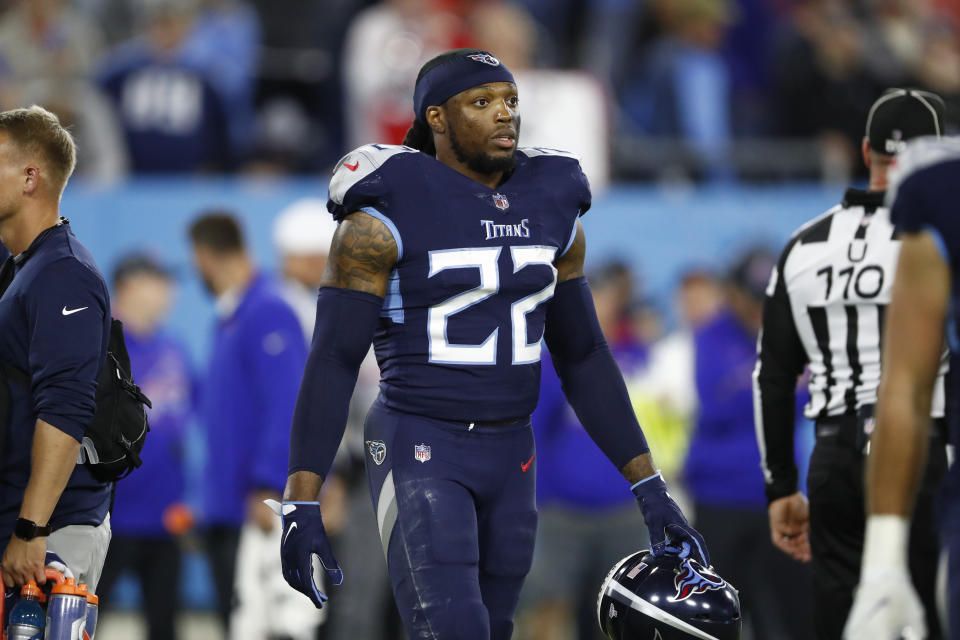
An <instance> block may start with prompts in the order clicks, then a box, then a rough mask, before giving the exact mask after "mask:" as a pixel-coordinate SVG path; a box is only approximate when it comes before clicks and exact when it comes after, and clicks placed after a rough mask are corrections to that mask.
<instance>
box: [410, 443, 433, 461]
mask: <svg viewBox="0 0 960 640" xmlns="http://www.w3.org/2000/svg"><path fill="white" fill-rule="evenodd" d="M413 457H414V458H416V459H417V460H418V461H420V462H426V461H427V460H429V459H430V445H428V444H418V445H414V447H413Z"/></svg>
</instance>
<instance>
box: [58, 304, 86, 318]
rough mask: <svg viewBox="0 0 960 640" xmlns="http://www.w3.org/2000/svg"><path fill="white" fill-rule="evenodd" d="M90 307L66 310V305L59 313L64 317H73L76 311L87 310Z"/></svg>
mask: <svg viewBox="0 0 960 640" xmlns="http://www.w3.org/2000/svg"><path fill="white" fill-rule="evenodd" d="M89 308H90V307H79V308H77V309H67V305H63V310H62V311H61V312H60V313H62V314H63V315H65V316H69V315H73V314H74V313H77V312H78V311H83V310H84V309H89Z"/></svg>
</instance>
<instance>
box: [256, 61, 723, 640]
mask: <svg viewBox="0 0 960 640" xmlns="http://www.w3.org/2000/svg"><path fill="white" fill-rule="evenodd" d="M414 112H415V117H416V119H415V122H414V124H413V126H412V127H411V129H410V131H409V132H408V133H407V138H406V140H405V143H406V146H387V145H379V144H371V145H366V146H363V147H360V148H359V149H356V150H355V151H353V152H351V153H349V154H347V155H346V156H345V157H344V158H343V159H341V161H340V162H339V164H338V166H337V167H336V171H335V173H334V176H333V179H332V180H331V183H330V200H329V203H328V209H329V210H330V211H331V213H332V214H333V215H334V217H335V218H336V219H337V220H338V221H339V223H340V225H339V228H338V230H337V232H336V235H335V236H334V240H333V245H332V247H331V252H330V257H329V261H328V263H327V268H326V273H325V275H324V281H323V286H322V287H321V289H320V293H319V298H318V302H317V320H316V329H315V331H314V336H313V345H312V347H311V353H310V357H309V360H308V363H307V366H306V369H305V372H304V377H303V381H302V384H301V388H300V395H299V398H298V401H297V408H296V412H295V415H294V420H293V426H292V431H291V442H290V451H291V454H290V467H289V474H290V475H289V477H288V480H287V487H286V492H285V494H284V502H283V504H282V505H281V504H276V503H275V504H274V507H275V509H276V510H277V511H278V513H280V514H281V515H282V518H283V527H284V534H283V542H282V549H281V557H282V563H283V572H284V575H285V577H286V578H287V581H288V582H289V583H290V584H291V585H292V586H293V587H294V588H296V589H298V590H300V591H302V592H303V593H305V594H306V595H308V596H309V597H310V598H311V599H313V601H314V603H315V604H316V606H318V607H319V606H322V604H323V601H324V600H325V599H326V598H325V596H324V595H323V594H322V593H321V592H320V591H319V590H318V589H317V587H316V585H315V583H314V580H313V578H312V574H313V567H312V565H311V558H312V557H313V556H314V555H317V556H319V559H320V560H321V562H322V565H323V568H324V569H325V570H326V572H327V574H328V575H329V576H330V578H331V580H332V582H333V583H334V584H338V583H339V582H340V581H341V580H342V579H343V572H342V571H341V570H340V567H339V566H338V564H337V562H336V560H335V559H334V556H333V553H332V552H331V549H330V545H329V542H328V541H327V538H326V534H325V533H324V529H323V523H322V518H321V514H320V510H319V506H318V504H317V502H316V499H317V494H318V492H319V491H320V488H321V486H322V484H323V478H324V476H325V474H326V473H327V472H328V470H329V468H330V464H331V461H332V459H333V456H334V453H335V452H336V450H337V448H338V446H339V444H340V440H341V438H342V435H343V430H344V422H345V420H346V416H347V405H348V402H349V400H350V395H351V392H352V390H353V386H354V384H355V381H356V377H357V370H358V367H359V366H360V362H361V360H362V359H363V357H364V355H365V354H366V352H367V349H368V348H369V345H370V342H371V340H372V341H373V342H374V346H375V350H376V355H377V359H378V362H379V365H380V369H381V373H382V382H381V391H380V396H379V399H378V400H377V401H376V403H375V404H374V406H373V408H372V409H371V410H370V413H369V416H368V418H367V423H366V430H365V438H366V441H367V452H368V457H367V476H368V479H369V482H370V490H371V495H372V498H373V505H374V509H375V510H376V513H377V522H378V525H379V528H380V536H381V541H382V544H383V552H384V554H385V556H386V560H387V565H388V568H389V572H390V577H391V582H392V586H393V591H394V595H395V597H396V601H397V604H398V606H399V610H400V615H401V617H402V618H403V621H404V624H405V626H406V628H407V631H408V633H409V635H410V636H411V637H415V638H441V639H448V638H449V639H452V638H460V639H471V640H472V639H478V640H487V639H490V638H493V639H498V640H507V639H508V638H510V636H511V632H512V629H513V615H514V610H515V608H516V604H517V599H518V596H519V593H520V587H521V585H522V583H523V578H524V576H525V575H526V573H527V571H528V570H529V568H530V564H531V559H532V555H533V541H534V534H535V530H536V508H535V500H534V478H535V476H536V473H535V469H534V467H533V465H534V464H535V457H536V456H535V452H534V444H533V434H532V431H531V428H530V414H531V412H532V411H533V409H534V407H535V406H536V403H537V395H538V389H539V379H540V348H541V339H542V338H545V339H546V341H547V344H548V345H549V347H550V351H551V353H552V354H553V356H554V363H555V366H556V369H557V372H558V374H559V376H560V379H561V380H562V382H563V387H564V391H565V393H566V395H567V397H568V399H569V401H570V404H571V405H572V406H573V407H574V409H575V410H576V412H577V414H578V416H579V418H580V420H581V422H582V423H583V424H584V426H585V427H586V429H587V431H588V432H589V433H590V435H591V436H592V437H593V439H594V440H595V441H596V443H597V444H598V446H599V447H600V448H601V449H602V450H603V451H604V452H605V454H606V455H607V457H609V459H610V461H611V462H612V463H613V464H614V465H616V467H617V468H618V469H620V471H621V472H622V474H623V476H624V477H625V478H626V479H627V481H628V482H630V483H631V484H632V485H633V491H634V494H635V495H636V496H637V500H638V502H639V504H640V507H641V509H642V511H643V514H644V517H645V521H646V524H647V526H648V528H649V530H650V531H649V532H650V539H651V542H652V546H653V550H654V553H655V554H658V555H662V554H664V553H675V554H680V555H684V556H689V557H693V558H696V559H697V560H698V561H699V562H701V563H702V564H703V565H705V566H709V564H710V562H709V556H708V553H707V549H706V546H705V544H704V542H703V539H702V538H701V536H700V535H699V534H698V533H697V532H696V531H695V530H694V529H693V528H692V527H690V526H689V525H688V524H687V521H686V519H685V518H684V516H683V514H682V513H681V511H680V509H679V508H678V507H677V505H676V503H675V502H674V501H673V499H672V498H671V497H670V496H669V494H668V493H667V490H666V485H665V484H664V481H663V479H662V478H661V477H660V474H659V473H658V472H657V470H656V467H655V466H654V463H653V460H652V458H651V456H650V452H649V449H648V447H647V444H646V441H645V439H644V437H643V433H642V431H641V429H640V426H639V424H637V420H636V418H635V416H634V413H633V410H632V409H631V406H630V402H629V400H628V397H627V391H626V388H625V385H624V383H623V380H622V377H621V375H620V372H619V370H618V369H617V366H616V364H615V362H614V360H613V358H612V356H611V355H610V349H609V348H608V347H607V344H606V342H605V341H604V338H603V335H602V334H601V332H600V328H599V326H598V323H597V318H596V313H595V311H594V307H593V301H592V298H591V295H590V290H589V288H588V286H587V282H586V280H585V279H584V277H583V260H584V251H585V241H584V234H583V229H582V227H581V226H580V222H579V220H578V219H579V217H580V216H581V215H582V214H584V213H585V212H586V211H587V209H588V208H589V207H590V189H589V186H588V184H587V180H586V178H585V176H584V175H583V172H582V171H581V169H580V165H579V162H578V161H577V160H576V159H575V158H574V157H573V156H571V155H570V154H568V153H564V152H561V151H555V150H552V149H541V148H536V149H522V148H520V149H518V146H517V141H518V134H519V129H520V115H519V98H518V95H517V87H516V84H515V83H514V80H513V76H512V75H511V73H510V71H509V70H508V69H507V68H506V67H505V66H504V65H503V64H502V63H501V62H500V61H499V60H498V59H497V58H496V57H494V56H493V55H492V54H490V53H489V52H486V51H479V50H475V49H459V50H454V51H450V52H447V53H444V54H442V55H440V56H438V57H436V58H434V59H433V60H431V61H429V62H427V63H426V64H425V65H424V66H423V68H422V69H421V70H420V74H419V77H418V79H417V83H416V88H415V95H414Z"/></svg>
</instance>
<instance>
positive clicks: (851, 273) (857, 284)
mask: <svg viewBox="0 0 960 640" xmlns="http://www.w3.org/2000/svg"><path fill="white" fill-rule="evenodd" d="M834 273H836V275H837V280H840V281H842V284H843V299H844V300H849V299H850V297H851V295H850V289H851V284H852V285H853V287H852V288H853V293H854V295H855V296H856V297H858V298H863V299H865V300H870V299H871V298H876V297H877V296H878V295H880V292H881V291H882V290H883V267H881V266H880V265H878V264H867V265H863V266H862V267H856V266H854V265H850V266H849V267H844V268H843V269H840V270H835V269H834V267H833V265H827V266H825V267H824V268H822V269H820V270H819V271H817V276H823V277H824V279H825V281H826V285H827V291H826V295H825V296H824V297H825V298H827V299H829V298H830V293H831V292H832V291H833V279H834ZM839 284H840V283H839V282H838V286H839Z"/></svg>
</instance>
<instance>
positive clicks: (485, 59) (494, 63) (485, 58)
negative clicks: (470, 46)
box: [467, 53, 500, 67]
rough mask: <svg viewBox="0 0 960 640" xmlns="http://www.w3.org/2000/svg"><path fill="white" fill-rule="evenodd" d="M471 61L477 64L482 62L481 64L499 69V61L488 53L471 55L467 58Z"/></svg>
mask: <svg viewBox="0 0 960 640" xmlns="http://www.w3.org/2000/svg"><path fill="white" fill-rule="evenodd" d="M467 57H468V58H470V59H471V60H476V61H477V62H482V63H483V64H488V65H490V66H491V67H499V66H500V61H499V60H497V59H496V58H494V57H493V56H492V55H490V54H489V53H473V54H470V55H469V56H467Z"/></svg>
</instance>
